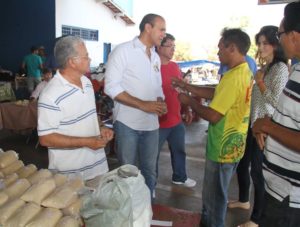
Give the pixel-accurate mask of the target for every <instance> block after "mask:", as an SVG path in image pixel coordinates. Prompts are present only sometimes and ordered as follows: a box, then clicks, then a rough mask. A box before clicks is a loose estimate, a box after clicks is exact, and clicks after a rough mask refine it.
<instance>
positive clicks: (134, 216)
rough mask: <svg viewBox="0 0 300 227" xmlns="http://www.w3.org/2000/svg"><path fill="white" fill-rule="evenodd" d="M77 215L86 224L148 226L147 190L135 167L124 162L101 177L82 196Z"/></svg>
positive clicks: (89, 226)
mask: <svg viewBox="0 0 300 227" xmlns="http://www.w3.org/2000/svg"><path fill="white" fill-rule="evenodd" d="M81 215H82V216H83V218H84V219H85V224H86V226H87V227H98V226H105V227H116V226H118V227H149V226H150V225H151V219H152V208H151V199H150V191H149V189H148V187H147V186H146V184H145V180H144V177H143V176H142V175H141V173H140V171H139V170H138V169H137V167H135V166H132V165H124V166H121V167H120V168H118V169H116V170H113V171H111V172H109V173H107V174H105V175H103V177H102V178H101V180H100V182H99V186H98V187H97V188H96V190H95V191H94V192H93V193H91V194H89V195H85V196H84V197H83V204H82V208H81Z"/></svg>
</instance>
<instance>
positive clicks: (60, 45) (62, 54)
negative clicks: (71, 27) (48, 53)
mask: <svg viewBox="0 0 300 227" xmlns="http://www.w3.org/2000/svg"><path fill="white" fill-rule="evenodd" d="M81 43H84V41H83V40H82V39H81V38H79V37H76V36H65V37H62V38H60V39H59V40H58V41H57V42H56V44H55V47H54V57H55V60H56V64H57V66H58V68H60V69H64V68H65V67H66V64H67V61H68V59H70V58H72V57H76V56H77V55H78V53H77V50H76V47H77V46H78V45H79V44H81Z"/></svg>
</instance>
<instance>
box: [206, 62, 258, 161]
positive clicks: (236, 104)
mask: <svg viewBox="0 0 300 227" xmlns="http://www.w3.org/2000/svg"><path fill="white" fill-rule="evenodd" d="M252 85H253V75H252V72H251V70H250V69H249V67H248V64H247V63H246V62H245V63H242V64H240V65H238V66H236V67H235V68H232V69H230V70H228V71H227V72H226V73H224V76H223V78H222V80H221V81H220V83H219V85H218V86H217V87H216V90H215V94H214V98H213V100H212V102H211V103H210V105H209V107H210V108H212V109H214V110H215V111H217V112H219V113H221V114H223V115H224V117H223V118H222V119H221V120H220V121H219V122H218V123H216V124H212V123H210V125H209V128H208V141H207V147H206V155H207V158H208V159H210V160H212V161H215V162H221V163H234V162H238V161H239V160H240V159H241V158H242V156H243V154H244V151H245V144H246V136H247V130H248V124H249V114H250V101H251V91H252Z"/></svg>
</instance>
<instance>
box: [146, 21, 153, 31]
mask: <svg viewBox="0 0 300 227" xmlns="http://www.w3.org/2000/svg"><path fill="white" fill-rule="evenodd" d="M151 29H152V25H151V24H150V23H147V24H145V31H146V32H150V30H151Z"/></svg>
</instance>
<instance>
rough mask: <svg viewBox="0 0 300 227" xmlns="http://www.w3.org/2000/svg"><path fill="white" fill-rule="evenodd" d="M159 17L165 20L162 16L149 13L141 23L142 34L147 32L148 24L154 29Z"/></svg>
mask: <svg viewBox="0 0 300 227" xmlns="http://www.w3.org/2000/svg"><path fill="white" fill-rule="evenodd" d="M158 17H159V18H161V19H163V17H162V16H160V15H157V14H154V13H149V14H147V15H145V16H144V17H143V19H142V21H141V23H140V26H139V29H140V32H141V33H142V32H143V31H144V30H145V25H146V24H151V25H152V27H153V26H154V22H155V19H156V18H158Z"/></svg>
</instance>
